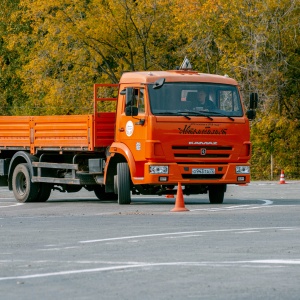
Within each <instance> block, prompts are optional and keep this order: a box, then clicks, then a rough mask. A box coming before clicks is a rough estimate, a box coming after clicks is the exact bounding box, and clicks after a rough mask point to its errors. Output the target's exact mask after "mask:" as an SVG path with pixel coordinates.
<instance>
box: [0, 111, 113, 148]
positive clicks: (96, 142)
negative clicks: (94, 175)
mask: <svg viewBox="0 0 300 300" xmlns="http://www.w3.org/2000/svg"><path fill="white" fill-rule="evenodd" d="M95 120H96V121H95ZM114 123H115V113H111V112H104V113H97V114H96V116H94V115H62V116H1V117H0V150H27V151H30V152H31V153H32V154H33V153H37V152H38V151H48V150H49V151H94V150H95V148H101V147H107V146H109V145H110V144H111V143H112V141H113V138H114Z"/></svg>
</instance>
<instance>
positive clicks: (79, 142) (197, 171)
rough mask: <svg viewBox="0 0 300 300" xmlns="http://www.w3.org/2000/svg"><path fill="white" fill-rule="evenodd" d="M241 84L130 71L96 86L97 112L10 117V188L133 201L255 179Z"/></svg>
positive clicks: (219, 193) (4, 180) (0, 169)
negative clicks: (114, 81)
mask: <svg viewBox="0 0 300 300" xmlns="http://www.w3.org/2000/svg"><path fill="white" fill-rule="evenodd" d="M257 100H258V97H257V94H256V93H252V94H251V95H250V108H249V110H248V111H245V108H244V107H243V104H242V100H241V94H240V90H239V86H238V83H237V82H236V81H235V80H234V79H231V78H228V76H219V75H211V74H203V73H199V72H196V71H193V70H191V69H178V70H170V71H147V72H127V73H124V74H123V75H122V77H121V79H120V82H119V84H114V85H110V84H96V85H95V86H94V113H93V114H90V115H64V116H1V117H0V185H1V186H7V187H8V188H9V190H12V191H13V193H14V196H15V198H16V200H17V201H19V202H43V201H47V200H48V198H49V197H50V193H51V191H52V190H58V191H61V192H78V191H79V190H80V189H82V188H85V189H87V190H88V191H94V192H95V195H96V196H97V197H98V198H99V199H100V200H116V201H118V203H119V204H130V202H131V195H134V194H137V195H138V194H142V195H167V194H175V193H176V186H177V185H178V183H181V186H182V191H183V194H185V195H196V194H206V193H208V196H209V201H210V203H223V199H224V193H225V192H226V186H227V184H246V183H249V182H250V165H249V160H250V156H251V142H250V128H249V120H251V119H253V118H254V117H255V108H256V106H257Z"/></svg>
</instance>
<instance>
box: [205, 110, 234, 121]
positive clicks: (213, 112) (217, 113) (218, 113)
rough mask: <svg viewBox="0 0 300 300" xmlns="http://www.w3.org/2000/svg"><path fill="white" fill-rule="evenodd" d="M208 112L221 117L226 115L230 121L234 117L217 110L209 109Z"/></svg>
mask: <svg viewBox="0 0 300 300" xmlns="http://www.w3.org/2000/svg"><path fill="white" fill-rule="evenodd" d="M210 113H212V114H214V115H218V116H222V117H227V118H229V119H230V120H231V121H234V118H233V117H231V116H228V115H226V114H224V113H221V112H218V111H211V112H210Z"/></svg>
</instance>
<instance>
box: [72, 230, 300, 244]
mask: <svg viewBox="0 0 300 300" xmlns="http://www.w3.org/2000/svg"><path fill="white" fill-rule="evenodd" d="M273 229H275V230H279V229H297V230H298V229H300V227H262V228H236V229H216V230H197V231H183V232H167V233H154V234H144V235H133V236H121V237H115V238H105V239H96V240H86V241H79V242H78V243H80V244H88V243H100V242H111V241H121V240H131V239H137V238H149V237H160V236H162V237H163V236H176V235H187V234H201V233H214V232H239V231H249V230H260V231H261V230H273Z"/></svg>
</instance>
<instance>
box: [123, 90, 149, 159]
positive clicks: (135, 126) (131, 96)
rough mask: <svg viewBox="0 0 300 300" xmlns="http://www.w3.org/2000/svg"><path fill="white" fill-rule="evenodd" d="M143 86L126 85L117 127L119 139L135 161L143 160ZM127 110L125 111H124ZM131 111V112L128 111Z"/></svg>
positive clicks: (144, 116) (144, 139) (144, 107)
mask: <svg viewBox="0 0 300 300" xmlns="http://www.w3.org/2000/svg"><path fill="white" fill-rule="evenodd" d="M144 96H145V89H144V88H143V87H127V92H126V95H125V97H126V98H125V101H124V105H123V111H122V112H121V114H120V116H121V119H120V121H119V123H118V124H119V126H118V127H119V128H118V131H119V132H118V136H119V141H120V142H122V143H124V144H126V146H127V147H128V148H129V149H130V151H131V152H132V154H133V156H134V159H135V161H136V162H138V161H144V160H145V141H146V125H147V124H146V109H147V107H146V105H145V97H144ZM125 111H127V113H125ZM129 111H131V113H128V112H129Z"/></svg>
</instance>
